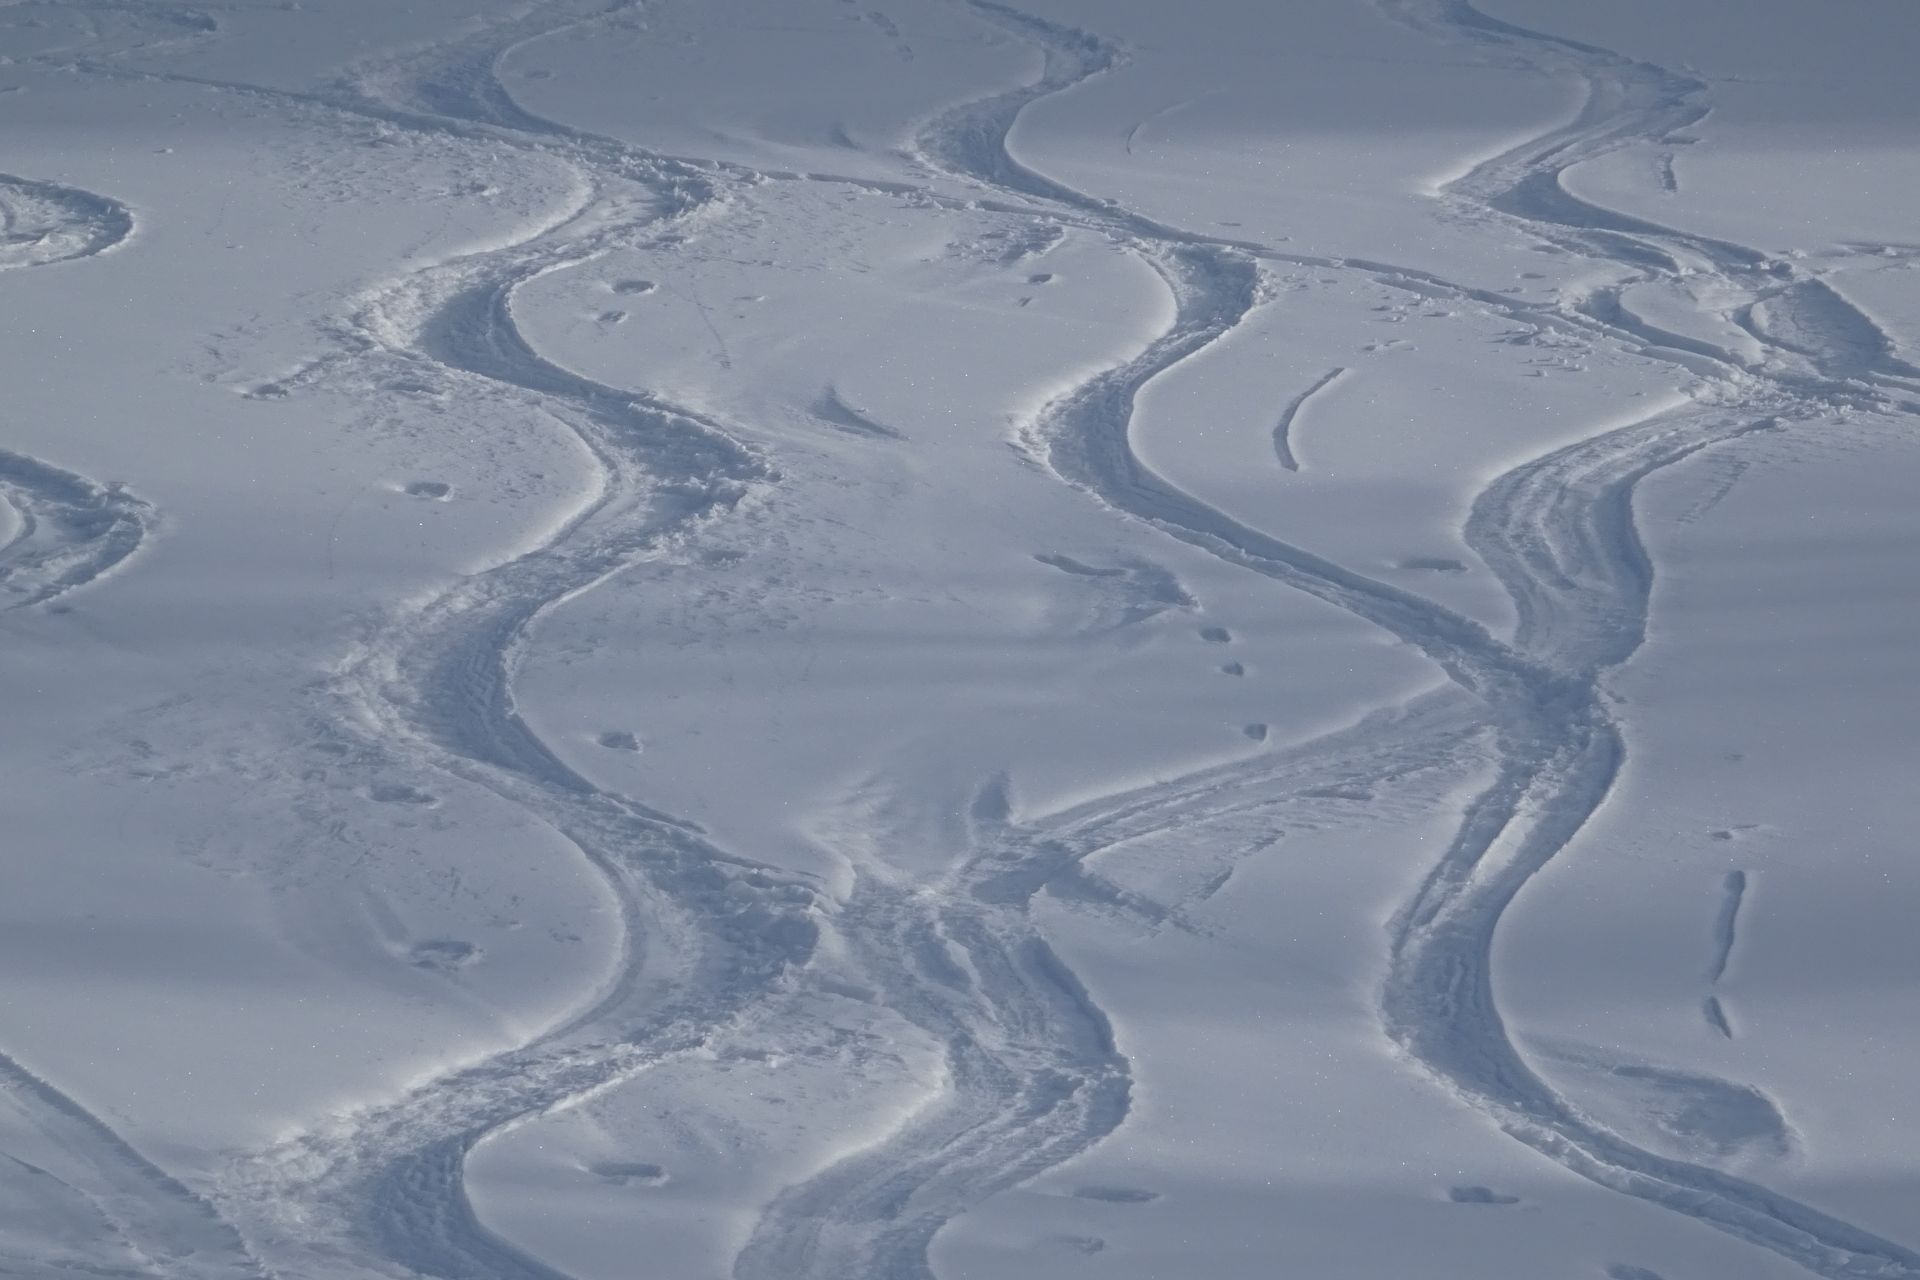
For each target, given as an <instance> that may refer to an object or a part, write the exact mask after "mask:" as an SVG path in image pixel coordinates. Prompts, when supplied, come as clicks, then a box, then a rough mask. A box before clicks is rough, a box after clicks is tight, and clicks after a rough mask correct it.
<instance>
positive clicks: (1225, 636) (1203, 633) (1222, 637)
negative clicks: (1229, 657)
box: [1200, 627, 1233, 644]
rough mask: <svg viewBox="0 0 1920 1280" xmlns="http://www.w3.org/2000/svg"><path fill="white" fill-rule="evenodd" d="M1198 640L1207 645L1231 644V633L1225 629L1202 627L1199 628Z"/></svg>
mask: <svg viewBox="0 0 1920 1280" xmlns="http://www.w3.org/2000/svg"><path fill="white" fill-rule="evenodd" d="M1200 638H1201V639H1202V640H1205V641H1206V642H1207V643H1208V644H1231V643H1233V633H1232V632H1231V631H1229V630H1227V629H1226V628H1225V627H1202V628H1200Z"/></svg>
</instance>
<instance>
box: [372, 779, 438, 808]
mask: <svg viewBox="0 0 1920 1280" xmlns="http://www.w3.org/2000/svg"><path fill="white" fill-rule="evenodd" d="M367 798H368V799H370V800H372V801H374V802H376V803H378V804H410V805H417V806H419V807H420V808H423V809H426V808H431V807H432V806H434V805H437V804H439V803H440V797H439V796H436V795H434V794H433V793H432V792H429V791H422V790H420V788H418V787H410V786H408V785H406V784H405V783H404V782H376V783H374V784H373V786H371V787H369V788H367Z"/></svg>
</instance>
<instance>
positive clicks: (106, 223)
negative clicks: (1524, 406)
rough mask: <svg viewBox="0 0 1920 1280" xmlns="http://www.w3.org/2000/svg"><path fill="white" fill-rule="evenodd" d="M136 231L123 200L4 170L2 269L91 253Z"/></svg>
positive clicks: (0, 185) (0, 183)
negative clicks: (110, 198)
mask: <svg viewBox="0 0 1920 1280" xmlns="http://www.w3.org/2000/svg"><path fill="white" fill-rule="evenodd" d="M132 233H133V215H132V214H130V213H128V212H127V208H126V206H125V205H122V204H120V203H119V202H118V201H114V200H109V199H107V198H106V197H105V196H98V195H95V194H93V193H92V192H91V191H81V190H79V189H77V188H74V187H63V186H59V185H57V184H55V183H51V182H36V181H34V180H32V179H30V178H16V177H14V176H13V175H11V174H6V173H0V271H6V270H9V269H12V268H19V267H42V266H46V265H48V264H49V263H54V262H66V261H69V260H70V259H74V258H90V257H92V256H93V255H95V254H97V253H104V252H106V251H107V250H108V249H111V248H113V246H115V245H117V244H119V243H120V242H121V241H123V240H125V239H126V238H127V237H128V236H129V235H131V234H132Z"/></svg>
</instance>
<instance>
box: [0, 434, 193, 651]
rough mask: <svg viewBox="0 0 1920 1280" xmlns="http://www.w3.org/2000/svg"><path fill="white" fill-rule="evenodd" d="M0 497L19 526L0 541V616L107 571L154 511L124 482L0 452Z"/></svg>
mask: <svg viewBox="0 0 1920 1280" xmlns="http://www.w3.org/2000/svg"><path fill="white" fill-rule="evenodd" d="M0 501H5V502H6V503H7V505H8V506H10V507H12V508H13V510H14V513H15V515H16V516H17V523H18V528H17V529H16V530H15V532H14V535H13V537H12V538H11V539H10V540H9V541H8V542H6V543H5V544H4V545H0V613H4V612H8V611H10V610H14V609H25V608H30V607H32V606H34V605H40V604H45V603H47V602H48V601H50V600H52V599H54V598H55V597H56V596H62V595H65V594H66V593H67V592H69V591H76V590H78V589H80V588H81V587H84V586H86V585H87V584H89V583H91V582H96V581H98V580H99V579H101V578H103V577H105V576H107V575H108V574H110V573H112V572H113V570H114V569H115V568H117V567H118V566H119V565H120V564H122V563H123V562H124V561H125V560H126V559H127V558H128V557H130V556H132V555H133V554H134V552H136V551H138V550H139V549H140V545H141V543H142V542H144V541H145V540H146V538H147V535H148V533H149V532H150V531H151V530H152V528H153V526H154V521H155V515H154V510H153V508H152V507H151V506H149V505H148V504H147V503H146V502H144V501H142V500H141V499H140V498H137V497H135V496H134V495H133V494H131V493H129V492H128V491H127V489H126V487H125V486H124V485H119V484H104V485H103V484H98V483H96V482H95V481H92V480H89V479H87V478H86V477H85V476H82V475H76V474H75V473H73V472H71V471H64V470H62V469H61V468H59V467H56V466H54V465H52V464H51V463H47V462H42V461H40V460H39V459H37V458H29V457H27V456H26V455H25V454H19V453H12V452H10V451H8V450H5V449H0Z"/></svg>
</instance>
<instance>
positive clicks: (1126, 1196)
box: [1073, 1186, 1160, 1204]
mask: <svg viewBox="0 0 1920 1280" xmlns="http://www.w3.org/2000/svg"><path fill="white" fill-rule="evenodd" d="M1073 1195H1074V1198H1075V1199H1076V1200H1101V1201H1104V1202H1105V1203H1107V1204H1146V1203H1147V1202H1148V1201H1150V1200H1158V1199H1159V1198H1160V1193H1159V1192H1158V1191H1143V1190H1141V1189H1140V1188H1139V1187H1106V1186H1095V1187H1081V1188H1079V1189H1078V1190H1077V1191H1075V1192H1074V1193H1073Z"/></svg>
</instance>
